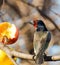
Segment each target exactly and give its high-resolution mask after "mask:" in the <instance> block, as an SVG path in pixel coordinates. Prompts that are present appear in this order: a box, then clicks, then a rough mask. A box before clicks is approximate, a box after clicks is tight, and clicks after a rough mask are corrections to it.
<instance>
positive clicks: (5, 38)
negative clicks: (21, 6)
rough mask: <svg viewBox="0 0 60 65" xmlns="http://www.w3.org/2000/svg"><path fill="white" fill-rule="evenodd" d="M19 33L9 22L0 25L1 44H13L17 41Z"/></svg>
mask: <svg viewBox="0 0 60 65" xmlns="http://www.w3.org/2000/svg"><path fill="white" fill-rule="evenodd" d="M18 36H19V31H18V29H17V27H16V26H15V25H14V24H11V23H9V22H3V23H0V42H2V43H4V44H13V43H15V42H16V41H17V39H18Z"/></svg>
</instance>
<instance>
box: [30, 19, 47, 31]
mask: <svg viewBox="0 0 60 65" xmlns="http://www.w3.org/2000/svg"><path fill="white" fill-rule="evenodd" d="M30 24H32V25H33V26H34V28H35V29H37V31H41V30H42V31H47V28H46V25H45V24H44V22H43V21H42V20H37V19H34V20H32V21H31V22H30Z"/></svg>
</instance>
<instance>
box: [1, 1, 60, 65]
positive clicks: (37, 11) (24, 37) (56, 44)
mask: <svg viewBox="0 0 60 65" xmlns="http://www.w3.org/2000/svg"><path fill="white" fill-rule="evenodd" d="M34 18H36V19H40V20H42V21H44V23H45V25H46V27H47V28H48V30H49V31H51V34H52V38H51V42H50V44H49V47H48V49H47V50H46V53H47V55H59V54H60V50H59V49H60V0H0V23H1V22H5V21H7V22H11V23H13V24H15V25H16V26H17V28H18V29H19V38H18V40H17V42H16V43H15V44H12V45H9V46H10V47H12V48H13V49H14V50H16V51H19V52H22V53H28V54H33V53H34V50H33V38H34V37H33V36H34V31H35V30H34V27H33V26H32V25H31V24H29V23H26V22H29V21H31V20H33V19H34ZM16 62H17V63H18V64H20V65H21V64H22V65H33V64H35V63H34V62H33V61H30V60H24V59H20V58H18V59H17V61H16ZM59 64H60V61H56V62H44V64H42V65H59ZM35 65H36V64H35Z"/></svg>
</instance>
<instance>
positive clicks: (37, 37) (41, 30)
mask: <svg viewBox="0 0 60 65" xmlns="http://www.w3.org/2000/svg"><path fill="white" fill-rule="evenodd" d="M30 24H32V25H33V26H34V28H35V33H34V40H33V46H34V54H35V56H36V59H35V62H36V63H37V64H42V63H43V62H44V54H45V51H46V49H47V48H48V46H49V43H50V40H51V33H50V31H49V30H48V29H47V27H46V25H45V24H44V22H43V21H42V20H33V21H31V22H30Z"/></svg>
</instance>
